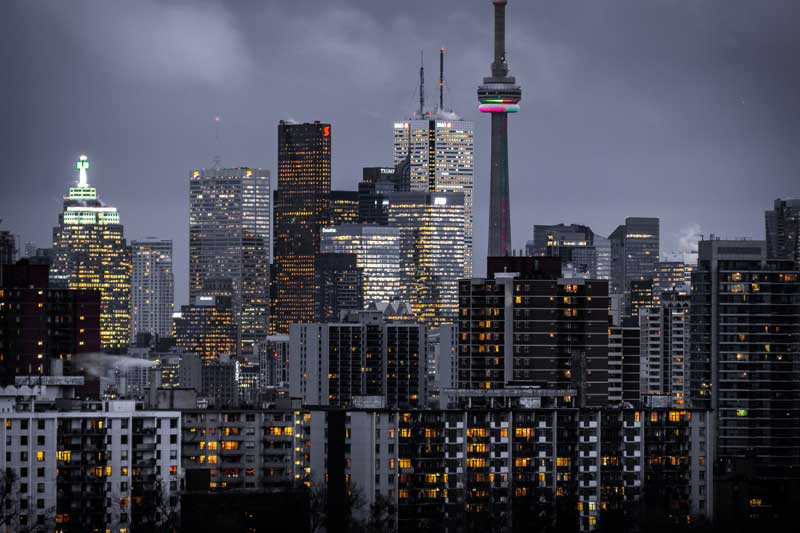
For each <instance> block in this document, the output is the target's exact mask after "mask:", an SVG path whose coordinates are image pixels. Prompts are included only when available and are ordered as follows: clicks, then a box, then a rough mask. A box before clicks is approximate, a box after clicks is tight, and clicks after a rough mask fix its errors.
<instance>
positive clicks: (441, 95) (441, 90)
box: [439, 48, 444, 111]
mask: <svg viewBox="0 0 800 533" xmlns="http://www.w3.org/2000/svg"><path fill="white" fill-rule="evenodd" d="M439 111H444V48H439Z"/></svg>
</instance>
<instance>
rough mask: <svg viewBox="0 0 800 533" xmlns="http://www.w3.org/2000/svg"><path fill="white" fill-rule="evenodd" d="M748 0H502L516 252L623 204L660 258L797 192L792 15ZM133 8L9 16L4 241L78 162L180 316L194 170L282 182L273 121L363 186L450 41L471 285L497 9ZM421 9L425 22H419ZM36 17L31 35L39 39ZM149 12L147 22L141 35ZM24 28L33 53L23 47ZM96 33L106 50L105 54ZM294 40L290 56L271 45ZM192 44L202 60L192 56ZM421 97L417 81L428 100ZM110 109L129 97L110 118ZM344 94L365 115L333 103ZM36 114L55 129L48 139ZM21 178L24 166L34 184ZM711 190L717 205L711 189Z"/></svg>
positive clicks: (79, 7) (25, 224) (449, 101)
mask: <svg viewBox="0 0 800 533" xmlns="http://www.w3.org/2000/svg"><path fill="white" fill-rule="evenodd" d="M742 5H743V4H731V3H727V4H726V6H725V7H726V10H725V13H726V16H725V17H716V16H714V14H715V13H716V12H717V11H715V9H716V8H718V6H717V5H716V4H714V3H709V4H708V5H701V6H697V5H692V6H691V7H689V6H687V7H685V8H681V7H680V5H678V6H677V7H675V6H672V7H671V8H667V7H665V6H642V5H638V4H637V5H627V6H625V5H617V6H615V9H618V10H619V12H618V13H615V12H614V10H613V9H612V8H609V7H606V6H603V7H599V6H597V7H594V6H588V5H585V6H582V7H580V8H578V7H569V6H551V5H545V4H541V5H539V4H535V5H530V6H529V5H528V4H527V3H516V4H512V5H511V6H510V7H509V24H508V56H509V62H510V63H511V64H512V66H513V71H514V75H515V76H516V77H517V81H518V83H520V84H521V85H524V86H525V87H526V104H525V113H521V114H519V116H515V117H514V120H513V121H512V124H511V125H510V132H509V134H510V135H511V136H512V137H513V138H514V142H513V143H512V144H511V146H510V154H509V155H510V158H511V160H512V173H513V174H514V176H515V178H514V182H515V184H514V194H513V195H512V211H513V212H514V216H513V218H512V222H511V224H512V227H513V228H514V236H515V241H514V242H513V243H512V246H513V248H514V249H520V248H522V247H523V246H524V243H525V239H526V238H527V237H528V235H529V234H530V228H531V227H532V226H533V224H549V223H555V222H565V223H580V224H587V225H589V226H591V227H593V228H596V231H598V232H599V233H601V234H604V235H608V234H610V232H611V231H612V230H613V228H614V227H615V225H616V224H617V223H618V222H617V219H618V218H619V217H618V216H617V215H616V212H619V211H620V210H622V209H623V207H622V206H623V205H626V204H629V202H630V200H631V199H633V200H635V201H636V209H635V210H634V209H631V208H626V209H625V211H624V215H628V216H645V215H652V216H658V217H659V218H661V220H662V248H661V252H662V253H670V252H672V251H675V250H677V249H678V243H679V242H680V240H681V237H682V236H684V235H688V234H690V233H693V232H700V233H704V234H706V235H708V234H709V233H712V232H713V233H715V234H718V235H722V236H725V237H736V236H749V237H754V238H758V237H760V236H761V235H762V232H763V218H762V217H763V214H762V211H763V208H764V207H763V206H766V205H769V204H771V203H772V201H773V200H774V199H775V198H777V197H781V198H786V197H792V196H797V192H796V191H797V189H796V186H795V187H793V186H792V184H793V181H792V180H793V176H792V172H791V169H792V168H793V167H796V163H797V160H796V158H797V155H795V154H794V153H793V150H792V145H791V142H790V140H791V139H792V138H794V137H795V135H794V133H793V132H794V131H795V130H796V129H797V128H798V125H797V124H796V122H795V121H791V119H790V118H787V117H791V116H796V115H797V113H795V112H793V111H795V110H796V108H797V107H798V103H797V101H796V99H795V98H794V97H793V96H791V95H792V93H794V92H796V88H797V85H798V81H797V80H796V79H795V77H794V74H793V73H791V72H790V70H791V69H785V68H784V64H785V61H786V57H789V55H790V54H791V53H792V50H794V49H795V48H796V47H797V42H796V40H797V37H796V36H795V35H794V34H793V33H792V31H791V29H792V28H793V27H794V26H795V24H794V22H796V17H797V15H796V14H795V13H792V12H791V11H790V10H788V9H784V7H787V8H788V4H776V6H775V8H774V9H773V10H770V11H769V14H766V13H764V14H760V15H759V16H757V17H755V18H752V17H751V16H750V13H749V11H748V10H746V9H743V8H742V7H741V6H742ZM140 7H141V8H142V13H141V14H134V13H132V12H131V13H128V15H130V16H122V17H117V16H114V14H115V13H116V12H113V11H112V10H111V9H110V8H106V7H105V6H101V7H96V8H93V7H91V5H90V4H88V3H86V4H84V3H80V2H77V3H74V5H71V6H70V10H69V11H68V10H66V9H65V8H64V7H61V6H59V5H58V4H56V3H42V4H38V5H37V7H36V8H29V7H28V6H26V5H24V4H22V3H13V2H12V3H10V4H9V5H8V8H9V9H10V17H9V20H10V19H14V20H15V21H16V22H17V24H16V25H15V26H14V27H13V28H10V29H9V32H8V33H7V34H6V35H7V37H6V38H8V39H9V42H12V41H11V39H14V38H15V37H18V38H19V39H18V41H17V42H24V43H29V44H30V46H29V48H28V55H26V58H25V60H24V61H21V62H20V61H19V59H20V58H18V57H16V56H14V55H13V54H12V55H11V56H10V63H9V67H8V68H9V72H10V75H11V77H12V78H13V79H16V80H18V83H15V84H13V86H7V87H4V89H3V92H4V96H5V98H4V100H5V101H6V102H7V103H9V106H8V108H9V117H8V120H7V121H4V125H3V126H2V128H3V130H2V134H1V135H2V139H3V145H5V146H8V147H10V149H9V152H8V158H7V164H6V165H5V166H4V169H3V171H2V180H1V182H2V190H3V194H2V195H0V197H2V199H1V200H0V211H2V212H3V219H4V221H3V228H2V229H3V230H10V231H12V233H15V234H17V235H20V237H21V240H22V242H25V241H35V242H36V243H37V244H38V245H39V246H47V245H49V235H48V231H47V229H46V228H42V227H41V225H39V224H38V220H39V217H38V213H39V212H43V213H51V212H54V211H57V209H58V203H59V202H60V199H59V197H60V194H61V193H62V191H63V190H64V188H65V187H66V186H68V185H69V184H70V183H71V181H72V175H71V173H70V168H71V162H72V161H74V159H75V157H76V156H77V155H79V154H81V153H84V152H86V153H87V155H89V156H90V157H91V159H92V161H93V163H94V166H93V169H94V170H95V171H96V172H95V173H94V174H93V182H94V183H96V184H97V186H98V188H100V189H102V190H103V191H104V197H105V198H106V199H107V200H108V201H109V202H110V203H112V204H114V205H116V206H117V207H118V208H119V210H120V212H121V213H123V214H124V217H125V221H126V237H127V238H128V239H141V238H144V237H147V236H151V235H155V236H158V237H159V238H163V239H172V240H173V241H174V242H175V243H176V250H175V264H176V266H177V268H176V305H180V304H184V303H186V302H187V301H188V294H187V293H188V291H187V285H188V283H187V275H188V272H187V268H186V265H187V264H188V238H187V237H188V227H187V224H186V222H185V220H186V215H187V213H188V201H187V198H186V196H187V195H186V190H187V184H186V180H185V176H186V173H187V172H188V171H189V170H190V169H192V168H202V167H208V166H210V165H211V162H212V160H213V157H214V155H217V154H219V155H220V156H221V157H222V163H223V165H224V166H239V165H249V166H253V167H262V168H266V169H268V170H270V171H271V172H273V173H275V172H276V170H277V154H276V151H275V148H274V147H275V145H276V142H275V138H274V136H275V131H274V130H275V128H274V124H275V123H276V122H277V120H279V119H281V118H288V117H290V116H293V117H295V118H297V119H298V120H303V121H306V120H309V121H310V120H322V121H326V122H330V123H331V124H332V125H333V126H334V128H336V131H337V138H336V143H335V144H334V147H333V150H332V154H333V165H332V170H333V171H332V174H333V187H334V188H335V189H342V188H355V183H356V182H357V181H358V179H359V177H360V169H361V167H363V166H370V165H373V166H374V165H387V164H389V163H391V150H392V148H391V139H392V125H393V122H394V121H395V120H396V117H397V116H402V115H406V114H408V113H410V112H411V111H412V110H413V109H414V108H415V95H414V91H415V90H416V86H417V83H418V80H417V69H418V60H419V50H420V49H423V50H424V51H425V53H426V58H427V59H426V66H427V67H428V70H429V72H434V71H435V69H434V68H433V67H434V66H435V51H436V50H437V49H438V48H440V47H445V48H446V49H447V62H448V65H447V69H446V91H445V102H446V107H452V108H453V109H456V110H457V111H458V112H459V113H460V114H461V115H462V116H463V117H464V118H465V119H467V120H472V121H474V122H475V124H476V132H475V133H476V144H475V153H476V161H475V163H476V165H475V206H476V209H475V224H474V226H475V237H474V242H475V253H474V257H475V258H476V259H475V262H474V264H475V275H482V274H483V272H482V269H483V262H482V261H481V260H480V258H481V257H482V256H484V255H485V250H486V237H485V236H486V227H487V223H486V221H487V210H488V177H489V172H488V170H489V157H488V147H489V125H488V124H486V121H482V120H481V117H479V116H478V112H477V111H476V110H475V109H474V107H475V106H474V88H475V85H476V84H477V83H478V82H479V81H480V78H481V77H482V76H484V75H485V69H486V63H487V62H489V61H490V59H491V28H490V26H489V25H488V24H486V21H487V20H489V18H490V16H491V10H490V8H489V7H488V6H485V5H483V4H482V3H476V4H475V5H469V6H463V5H460V4H459V5H458V9H454V7H455V4H451V5H437V6H435V7H430V6H426V7H424V8H423V7H422V6H421V5H413V4H412V5H410V6H404V7H403V8H400V7H398V6H355V5H353V4H343V5H337V6H330V7H326V8H324V9H322V10H321V12H320V13H319V14H316V15H314V16H306V15H307V14H306V13H304V12H303V8H302V6H300V7H293V8H290V7H286V6H278V5H272V6H269V8H268V9H270V10H272V11H278V12H279V14H280V15H285V16H283V17H281V16H278V17H274V18H275V19H281V20H283V21H284V22H285V28H283V29H280V28H276V31H275V32H272V33H273V34H274V36H272V37H270V39H274V40H275V41H274V42H273V41H269V42H266V41H265V40H264V39H265V38H262V39H259V40H256V41H253V42H252V43H250V42H249V40H248V41H246V40H245V38H244V36H246V35H247V34H248V27H249V25H250V24H252V23H253V21H259V20H260V21H264V20H265V17H263V16H260V15H262V14H263V13H266V11H265V12H261V11H260V9H261V8H259V7H256V6H255V5H249V4H243V5H239V6H237V8H236V9H235V10H232V9H230V8H228V7H222V5H221V4H216V3H210V4H205V5H203V6H194V7H188V6H168V5H162V4H160V3H158V2H146V3H144V4H143V5H142V6H140ZM264 9H265V10H266V9H267V7H264ZM415 9H416V10H422V11H423V12H425V13H428V14H429V15H430V16H428V17H423V18H424V19H426V20H422V21H417V20H414V22H412V19H411V18H410V16H409V14H410V13H411V12H414V10H415ZM181 10H183V11H181ZM576 13H580V14H581V16H580V17H576V16H574V15H575V14H576ZM182 15H186V16H182ZM428 19H430V21H429V20H428ZM34 20H35V21H36V24H37V25H39V26H40V27H41V29H39V30H37V31H36V32H33V31H32V28H33V24H34ZM151 20H158V21H159V22H158V24H157V25H155V27H153V28H148V27H147V26H146V24H145V22H146V21H151ZM183 20H190V21H192V22H194V23H195V26H196V27H198V28H202V27H205V26H207V25H209V24H212V23H213V24H216V25H219V27H220V28H222V29H223V30H230V31H229V34H230V35H231V39H230V41H229V42H227V43H226V44H225V45H224V46H217V47H215V48H212V47H209V46H208V45H206V44H204V43H201V42H191V43H189V44H187V43H186V42H183V41H181V40H180V38H179V37H174V38H173V37H170V38H167V37H164V36H163V35H161V34H162V33H170V34H175V35H179V36H180V35H189V34H190V31H189V29H190V28H188V27H187V26H186V25H185V24H186V23H185V22H183ZM301 21H302V23H303V24H305V25H306V26H304V28H305V30H306V33H304V35H307V36H308V38H307V39H306V40H305V41H303V40H302V39H301V41H302V42H298V41H297V38H296V37H292V38H290V35H289V33H287V32H290V31H291V29H292V28H297V27H298V25H300V24H301ZM431 21H432V22H431ZM632 21H633V22H636V24H631V22H632ZM266 23H268V24H272V23H271V22H270V21H269V20H267V21H266ZM354 25H358V26H359V27H360V28H363V29H364V34H363V35H361V36H353V35H351V34H352V33H353V32H348V31H347V29H348V28H351V29H352V28H353V26H354ZM37 27H38V26H37ZM676 28H680V34H681V35H682V42H681V43H677V44H676V43H675V42H674V40H673V39H672V38H671V36H672V35H673V34H674V32H675V31H678V30H677V29H676ZM751 28H755V29H751ZM589 30H591V31H589ZM17 32H20V33H17ZM153 32H155V34H157V35H161V37H159V38H158V39H155V42H157V43H158V44H159V45H160V46H163V47H166V49H168V50H172V51H174V52H175V54H176V55H175V57H176V61H177V62H179V63H180V68H177V69H174V70H175V71H176V72H178V74H179V75H175V73H174V72H171V70H173V69H172V67H173V66H175V65H173V64H171V63H170V60H168V59H159V60H151V59H152V58H151V56H150V55H146V54H145V55H146V57H144V56H143V55H142V54H141V53H139V52H136V51H135V50H136V49H137V47H136V46H134V45H135V44H136V43H137V42H143V41H139V39H148V38H152V37H153V36H154V33H153ZM34 33H35V34H36V35H39V36H40V38H39V39H38V40H40V41H41V42H42V43H44V45H41V46H40V45H39V44H38V43H35V42H33V41H29V39H30V35H33V34H34ZM265 33H271V32H265ZM775 35H778V36H779V38H775V37H774V36H775ZM771 36H772V37H771ZM384 37H385V38H384ZM395 39H397V42H395ZM101 40H102V41H103V42H104V43H106V44H107V46H103V47H101V46H98V43H99V42H100V41H101ZM287 43H288V44H290V45H292V48H293V49H294V51H293V52H292V53H291V54H288V55H287V54H282V53H274V54H273V53H269V54H265V53H264V52H265V51H268V50H269V51H272V50H275V51H278V52H279V51H280V50H282V47H283V46H286V45H287ZM409 43H413V44H409ZM101 48H102V51H99V50H100V49H101ZM9 49H14V47H9ZM144 50H145V52H147V50H148V48H147V47H145V48H144ZM319 50H321V51H322V52H320V54H318V55H321V56H322V57H323V58H325V59H326V60H327V63H329V64H328V65H323V66H320V67H319V68H314V65H313V64H309V63H308V62H309V61H311V60H312V59H314V58H313V57H312V56H313V55H314V53H313V52H314V51H319ZM189 52H191V54H190V53H189ZM45 54H47V55H48V57H45ZM61 54H65V55H64V56H62V55H61ZM193 54H194V55H197V57H200V58H202V59H203V60H204V62H205V63H203V62H200V64H199V65H197V62H196V61H195V62H191V61H187V59H188V58H190V57H191V55H193ZM282 56H285V57H286V59H278V58H279V57H282ZM31 61H33V62H34V63H36V64H37V65H40V67H41V68H42V69H45V71H48V72H49V74H50V80H51V82H50V83H48V84H46V85H44V86H43V85H41V84H38V83H37V84H36V86H35V87H36V88H35V89H31V87H32V85H31V84H32V83H34V80H35V76H36V75H35V73H34V71H33V70H31V69H29V68H27V67H28V66H29V65H30V64H31ZM295 64H303V65H304V68H302V69H301V70H298V69H297V68H296V67H295V66H294V65H295ZM194 65H197V66H194ZM201 65H202V66H201ZM354 65H366V66H368V67H371V69H372V72H373V76H372V77H370V78H369V79H366V80H363V79H362V77H361V76H360V70H359V68H357V67H355V66H354ZM309 66H311V67H312V68H308V67H309ZM239 70H241V72H245V73H247V74H249V75H250V77H251V78H252V79H253V80H254V81H256V82H264V83H263V84H257V86H259V90H258V91H255V90H253V89H252V88H251V87H252V86H253V85H251V84H249V83H246V82H243V81H232V82H231V83H229V84H223V83H221V82H220V81H219V79H225V76H226V75H228V76H233V75H234V73H236V72H238V71H239ZM275 74H277V76H276V75H275ZM220 75H221V76H220ZM676 76H677V77H676ZM235 77H236V78H238V79H247V78H248V76H238V75H237V76H235ZM430 78H431V81H433V79H434V78H435V76H430ZM231 79H233V78H231ZM265 80H266V81H265ZM362 82H363V83H362ZM323 84H325V86H326V90H325V91H321V90H320V89H319V87H321V86H322V85H323ZM283 85H287V86H296V87H297V90H296V91H293V93H295V94H291V95H287V94H285V91H282V90H281V89H282V86H283ZM434 85H435V84H434V83H429V84H428V87H431V89H430V90H429V91H428V93H427V96H428V99H429V100H432V99H433V96H434V94H435V89H434V88H433V86H434ZM589 88H591V90H589ZM31 90H34V91H35V94H37V99H38V101H40V103H41V104H42V105H39V106H37V108H36V109H32V108H30V107H29V105H28V104H27V103H25V102H26V100H24V99H25V98H26V97H28V96H29V95H30V94H31ZM343 95H344V96H343ZM119 101H125V102H127V103H128V105H126V106H125V108H120V107H119V106H118V105H116V103H115V102H119ZM357 101H358V102H362V104H363V105H359V106H357V107H356V106H355V105H336V104H334V102H343V103H344V104H348V103H352V104H355V102H357ZM65 102H70V105H69V106H67V105H65ZM354 109H355V111H354ZM20 113H24V114H23V115H20ZM42 113H48V115H47V116H45V115H43V114H42ZM217 115H219V116H221V117H222V118H221V122H220V124H219V131H220V135H219V138H220V140H219V141H218V142H217V141H215V134H214V131H215V126H214V120H213V119H214V117H215V116H217ZM253 117H255V120H254V119H253ZM484 118H485V117H484ZM12 124H14V125H15V126H14V129H13V130H12V129H11V128H12V126H11V125H12ZM27 124H48V127H47V128H46V131H45V133H44V134H42V130H41V129H40V128H38V127H37V128H36V129H32V128H31V127H30V126H27ZM112 131H113V132H114V134H113V135H112V134H109V132H112ZM609 131H612V132H613V135H609V134H608V133H607V132H609ZM62 139H69V140H68V141H66V142H64V141H62ZM15 168H25V169H26V179H25V180H20V179H19V178H18V176H17V175H16V171H15V170H13V169H15ZM754 177H758V180H756V179H754ZM564 184H571V185H572V186H571V187H570V188H571V189H574V190H573V192H572V193H571V200H572V201H573V202H575V203H576V205H579V206H580V208H581V209H580V213H581V214H580V216H565V215H564V214H563V213H561V212H560V210H559V205H558V202H559V201H561V200H563V197H562V194H563V186H564ZM155 187H159V188H160V189H159V190H160V191H162V194H159V195H158V196H159V197H158V198H153V197H152V195H151V193H150V191H152V190H153V188H155ZM712 190H713V191H714V198H715V199H714V201H713V202H712V203H710V204H709V202H707V201H705V200H704V198H705V197H706V196H707V195H708V193H710V191H712ZM693 191H699V192H701V193H706V194H705V195H702V194H701V195H692V194H691V193H692V192H693ZM694 196H701V198H700V199H695V198H694ZM31 205H36V207H37V208H36V209H30V208H29V206H31ZM18 206H22V208H20V207H18ZM722 206H726V207H725V208H724V209H723V208H722ZM698 227H699V230H698V229H697V228H698Z"/></svg>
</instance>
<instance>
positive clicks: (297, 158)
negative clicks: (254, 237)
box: [271, 121, 331, 333]
mask: <svg viewBox="0 0 800 533" xmlns="http://www.w3.org/2000/svg"><path fill="white" fill-rule="evenodd" d="M330 194H331V125H330V124H323V123H321V122H312V123H304V124H297V123H293V122H288V121H281V122H280V123H279V124H278V189H277V190H276V191H275V210H274V216H275V236H274V238H275V265H274V267H275V279H274V284H275V286H276V290H275V299H274V301H273V304H274V313H273V321H272V324H271V329H272V330H273V331H274V332H277V333H288V331H289V325H290V324H296V323H302V322H312V321H313V320H314V308H315V307H316V304H315V298H316V295H317V290H316V264H317V257H318V256H319V253H320V235H321V233H322V231H321V230H322V228H323V227H324V226H327V225H328V224H329V223H330V220H331V217H330Z"/></svg>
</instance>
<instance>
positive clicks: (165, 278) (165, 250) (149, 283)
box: [131, 240, 175, 343]
mask: <svg viewBox="0 0 800 533" xmlns="http://www.w3.org/2000/svg"><path fill="white" fill-rule="evenodd" d="M131 259H132V263H133V270H132V272H131V343H135V342H136V336H137V335H138V334H140V333H149V334H150V335H152V336H153V337H156V336H158V337H171V336H172V313H173V311H174V308H175V277H174V273H173V271H172V241H171V240H145V241H133V242H131Z"/></svg>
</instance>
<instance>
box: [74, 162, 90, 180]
mask: <svg viewBox="0 0 800 533" xmlns="http://www.w3.org/2000/svg"><path fill="white" fill-rule="evenodd" d="M75 168H77V169H78V187H88V186H89V179H88V178H87V177H86V171H87V170H89V158H88V157H86V156H85V155H82V156H81V157H80V158H79V159H78V161H77V162H76V163H75Z"/></svg>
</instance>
